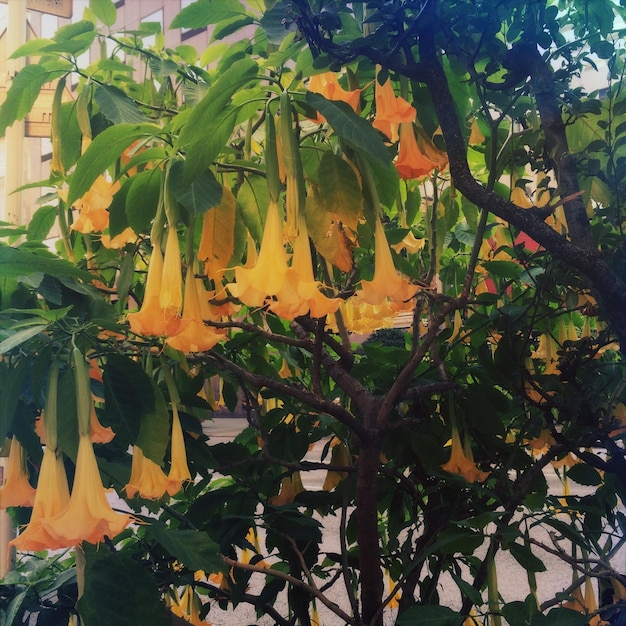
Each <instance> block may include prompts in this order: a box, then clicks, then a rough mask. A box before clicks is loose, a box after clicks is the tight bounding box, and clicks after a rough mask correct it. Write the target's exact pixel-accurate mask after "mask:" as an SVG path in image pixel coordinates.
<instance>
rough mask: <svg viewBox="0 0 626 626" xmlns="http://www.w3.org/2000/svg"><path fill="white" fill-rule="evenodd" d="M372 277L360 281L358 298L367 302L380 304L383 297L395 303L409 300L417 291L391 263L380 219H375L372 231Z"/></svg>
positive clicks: (389, 251)
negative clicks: (373, 230)
mask: <svg viewBox="0 0 626 626" xmlns="http://www.w3.org/2000/svg"><path fill="white" fill-rule="evenodd" d="M374 263H375V265H374V278H373V279H372V280H363V281H361V288H362V290H361V292H360V295H359V297H360V299H361V300H363V301H364V302H366V303H367V304H374V305H376V304H382V303H383V301H384V300H385V298H389V300H391V301H392V302H395V303H404V302H407V301H408V300H410V299H411V298H412V297H413V296H414V295H415V294H416V292H417V286H416V285H412V284H411V283H410V282H409V280H408V279H407V278H406V277H403V276H400V274H399V273H398V271H397V270H396V268H395V265H394V264H393V258H392V256H391V250H390V248H389V243H388V241H387V237H386V236H385V229H384V228H383V224H382V222H381V221H380V219H377V220H376V231H375V233H374Z"/></svg>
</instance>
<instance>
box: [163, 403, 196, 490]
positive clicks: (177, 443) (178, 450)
mask: <svg viewBox="0 0 626 626" xmlns="http://www.w3.org/2000/svg"><path fill="white" fill-rule="evenodd" d="M172 409H173V415H172V459H171V465H170V471H169V473H168V475H167V493H169V494H170V496H173V495H174V494H175V493H178V492H179V491H180V489H181V487H182V486H183V483H185V482H187V481H190V480H191V472H190V471H189V466H188V465H187V452H186V450H185V439H184V437H183V428H182V426H181V425H180V418H179V416H178V408H177V407H176V405H175V404H173V405H172Z"/></svg>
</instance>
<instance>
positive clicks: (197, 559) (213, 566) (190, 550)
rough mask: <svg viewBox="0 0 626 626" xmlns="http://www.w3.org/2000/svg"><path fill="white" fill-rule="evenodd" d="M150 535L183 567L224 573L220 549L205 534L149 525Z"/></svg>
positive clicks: (224, 567)
mask: <svg viewBox="0 0 626 626" xmlns="http://www.w3.org/2000/svg"><path fill="white" fill-rule="evenodd" d="M148 531H149V532H150V534H151V535H152V536H153V537H154V538H155V539H156V540H157V541H158V542H159V543H160V544H161V545H162V546H163V547H164V548H165V549H166V550H167V551H168V552H169V553H170V554H172V555H173V556H175V557H176V558H177V559H178V560H179V561H180V562H181V563H182V564H183V565H185V566H187V567H188V568H189V569H192V570H194V571H196V570H203V571H205V572H207V573H208V572H220V571H226V566H225V564H224V561H223V560H222V555H221V553H220V547H219V545H218V544H217V543H215V541H213V540H212V539H211V538H210V537H209V536H208V535H207V534H206V533H202V532H199V531H197V530H171V529H169V528H167V527H165V526H163V525H162V524H156V523H155V524H151V525H150V526H149V527H148Z"/></svg>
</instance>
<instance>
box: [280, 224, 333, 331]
mask: <svg viewBox="0 0 626 626" xmlns="http://www.w3.org/2000/svg"><path fill="white" fill-rule="evenodd" d="M320 286H321V283H320V282H319V281H318V280H315V275H314V274H313V260H312V258H311V247H310V244H309V234H308V231H307V228H306V224H305V223H304V220H302V219H301V220H300V224H299V233H298V237H297V238H296V241H295V243H294V247H293V258H292V261H291V267H289V268H288V269H287V271H286V273H285V282H284V283H283V287H282V289H281V290H280V292H279V293H278V294H277V296H276V300H275V301H273V302H272V303H271V304H270V307H269V308H270V310H271V311H273V312H274V313H276V315H280V317H282V318H284V319H287V320H292V319H294V318H296V317H298V316H300V315H305V314H306V313H309V314H310V315H311V317H316V318H317V317H323V316H324V315H328V314H329V313H334V312H335V311H337V309H338V308H339V305H340V304H341V300H340V299H339V298H329V297H327V296H325V295H324V294H323V293H322V292H321V291H320V289H319V288H320Z"/></svg>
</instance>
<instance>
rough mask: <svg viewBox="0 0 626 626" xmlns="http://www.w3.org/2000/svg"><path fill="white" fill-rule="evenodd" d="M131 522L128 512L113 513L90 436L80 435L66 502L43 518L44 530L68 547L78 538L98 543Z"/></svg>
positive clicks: (74, 543) (59, 543)
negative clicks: (55, 514) (49, 517)
mask: <svg viewBox="0 0 626 626" xmlns="http://www.w3.org/2000/svg"><path fill="white" fill-rule="evenodd" d="M130 521H131V517H130V515H127V514H125V513H116V512H115V511H114V510H113V509H112V508H111V505H110V504H109V502H108V500H107V498H106V493H105V490H104V486H103V485H102V478H101V477H100V470H99V469H98V463H97V461H96V455H95V453H94V450H93V444H92V443H91V437H90V436H89V435H88V434H81V435H80V437H79V440H78V454H77V456H76V473H75V475H74V485H73V487H72V493H71V496H70V501H69V504H68V506H67V508H66V509H65V511H64V512H63V513H62V514H61V515H60V516H58V517H55V518H54V519H52V520H44V521H43V524H44V526H45V529H46V530H47V531H48V532H49V533H50V535H51V536H52V537H53V538H54V539H55V540H56V541H57V542H58V544H57V545H61V546H64V547H71V546H75V545H76V544H78V543H80V542H81V541H87V542H88V543H99V542H101V541H102V540H103V539H104V538H105V537H115V536H116V535H118V534H119V533H120V532H122V530H124V528H126V526H128V524H130Z"/></svg>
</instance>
